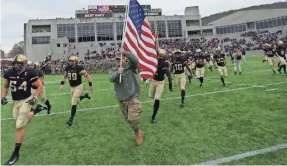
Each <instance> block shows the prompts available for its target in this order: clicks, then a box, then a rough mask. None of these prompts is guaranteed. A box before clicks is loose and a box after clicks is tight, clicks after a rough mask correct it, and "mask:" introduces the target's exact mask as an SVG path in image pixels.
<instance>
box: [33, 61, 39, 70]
mask: <svg viewBox="0 0 287 166" xmlns="http://www.w3.org/2000/svg"><path fill="white" fill-rule="evenodd" d="M32 65H33V66H34V68H35V69H37V68H40V63H39V62H33V64H32Z"/></svg>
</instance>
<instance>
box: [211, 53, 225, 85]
mask: <svg viewBox="0 0 287 166" xmlns="http://www.w3.org/2000/svg"><path fill="white" fill-rule="evenodd" d="M214 61H215V64H216V68H217V69H218V72H219V74H220V80H221V82H222V85H223V86H225V80H224V77H227V69H226V56H225V54H224V53H222V51H221V50H220V49H218V50H217V51H216V53H215V56H214Z"/></svg>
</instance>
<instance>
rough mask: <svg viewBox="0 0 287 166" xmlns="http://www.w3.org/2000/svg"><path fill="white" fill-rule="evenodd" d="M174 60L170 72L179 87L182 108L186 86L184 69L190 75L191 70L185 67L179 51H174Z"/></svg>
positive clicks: (184, 61)
mask: <svg viewBox="0 0 287 166" xmlns="http://www.w3.org/2000/svg"><path fill="white" fill-rule="evenodd" d="M174 54H175V57H176V58H175V60H174V62H173V64H172V68H171V69H172V71H174V74H175V76H176V78H177V85H178V86H179V89H180V90H181V104H180V106H181V107H182V108H183V107H184V98H185V85H186V77H185V72H184V67H186V69H187V70H188V71H189V73H190V74H192V73H191V70H190V68H189V66H188V65H187V62H186V59H185V58H184V57H182V54H181V52H180V51H176V52H175V53H174Z"/></svg>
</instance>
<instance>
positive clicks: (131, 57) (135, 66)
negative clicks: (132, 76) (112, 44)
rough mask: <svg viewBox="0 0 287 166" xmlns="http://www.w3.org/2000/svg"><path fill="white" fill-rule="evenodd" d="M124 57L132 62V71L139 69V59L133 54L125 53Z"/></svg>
mask: <svg viewBox="0 0 287 166" xmlns="http://www.w3.org/2000/svg"><path fill="white" fill-rule="evenodd" d="M124 56H125V57H127V58H128V59H129V60H130V65H131V68H132V69H138V63H139V60H138V58H137V57H136V56H135V55H134V54H133V53H131V52H125V53H124Z"/></svg>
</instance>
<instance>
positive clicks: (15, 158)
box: [5, 153, 19, 165]
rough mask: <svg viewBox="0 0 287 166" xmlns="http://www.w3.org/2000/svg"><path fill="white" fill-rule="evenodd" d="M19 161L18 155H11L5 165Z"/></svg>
mask: <svg viewBox="0 0 287 166" xmlns="http://www.w3.org/2000/svg"><path fill="white" fill-rule="evenodd" d="M18 160H19V153H16V154H14V153H13V154H12V156H11V158H10V159H9V160H8V161H7V162H6V164H5V165H14V164H15V163H16V162H17V161H18Z"/></svg>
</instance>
